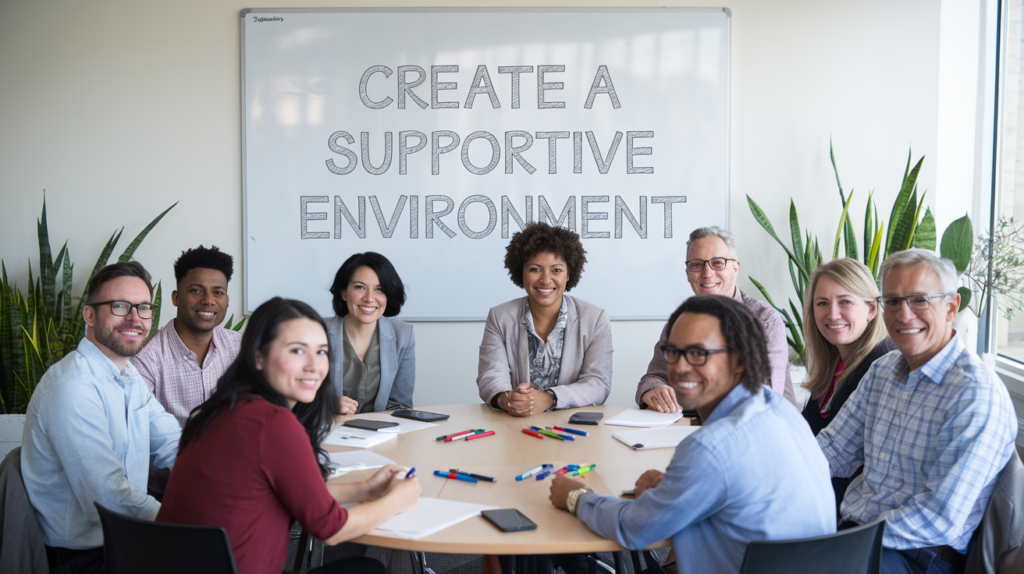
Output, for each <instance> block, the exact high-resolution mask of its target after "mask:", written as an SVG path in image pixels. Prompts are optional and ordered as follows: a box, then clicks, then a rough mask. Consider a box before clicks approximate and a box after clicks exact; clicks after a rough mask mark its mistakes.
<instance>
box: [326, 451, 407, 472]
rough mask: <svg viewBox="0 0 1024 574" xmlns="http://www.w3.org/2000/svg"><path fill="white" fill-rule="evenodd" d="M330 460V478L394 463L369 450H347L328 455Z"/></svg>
mask: <svg viewBox="0 0 1024 574" xmlns="http://www.w3.org/2000/svg"><path fill="white" fill-rule="evenodd" d="M328 456H329V457H330V459H331V476H341V475H343V474H345V473H347V472H352V471H353V470H365V469H367V468H380V467H382V466H385V465H388V464H395V461H393V460H391V459H388V458H384V457H383V456H381V455H379V454H377V453H375V452H373V451H369V450H349V451H345V452H332V453H328Z"/></svg>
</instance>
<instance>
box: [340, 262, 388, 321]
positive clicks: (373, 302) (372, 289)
mask: <svg viewBox="0 0 1024 574" xmlns="http://www.w3.org/2000/svg"><path fill="white" fill-rule="evenodd" d="M341 299H342V300H343V301H345V304H346V305H347V306H348V314H347V315H346V316H345V317H346V318H349V317H351V318H352V319H355V320H356V321H359V322H360V323H365V324H367V325H369V324H371V323H376V322H377V319H380V317H381V315H383V314H384V309H385V308H386V307H387V306H388V296H387V295H385V294H384V288H383V287H381V285H380V279H379V278H378V277H377V272H376V271H374V270H373V269H370V268H369V267H360V268H359V269H356V270H355V273H353V274H352V278H351V279H349V281H348V287H346V288H345V291H344V292H343V293H342V294H341Z"/></svg>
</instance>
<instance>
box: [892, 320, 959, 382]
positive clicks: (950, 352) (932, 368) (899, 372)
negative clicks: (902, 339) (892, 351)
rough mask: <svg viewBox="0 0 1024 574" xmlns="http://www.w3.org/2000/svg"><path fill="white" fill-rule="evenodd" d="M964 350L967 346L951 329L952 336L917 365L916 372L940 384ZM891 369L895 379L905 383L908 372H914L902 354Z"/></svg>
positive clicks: (907, 378) (908, 375)
mask: <svg viewBox="0 0 1024 574" xmlns="http://www.w3.org/2000/svg"><path fill="white" fill-rule="evenodd" d="M966 350H967V347H965V346H964V344H963V342H962V341H961V340H960V337H958V336H957V334H956V331H953V338H951V339H950V340H949V342H948V343H946V346H945V347H943V348H942V350H940V351H939V352H938V353H936V354H935V356H934V357H932V358H931V360H929V361H928V362H927V363H925V364H923V365H921V366H920V367H918V369H917V371H916V372H919V373H921V375H922V376H923V378H924V379H926V380H928V381H931V382H932V383H934V384H936V385H940V384H942V380H943V379H945V378H946V375H947V374H948V373H949V370H950V369H952V368H953V365H954V364H956V360H957V359H958V358H959V357H960V355H961V354H962V353H964V352H965V351H966ZM893 371H894V374H895V375H896V378H897V380H899V381H900V382H903V383H906V382H907V381H908V380H909V377H910V374H911V373H912V372H914V371H911V370H910V365H909V364H908V363H907V359H906V357H904V356H903V355H902V354H900V358H899V361H898V362H897V363H896V367H895V369H893Z"/></svg>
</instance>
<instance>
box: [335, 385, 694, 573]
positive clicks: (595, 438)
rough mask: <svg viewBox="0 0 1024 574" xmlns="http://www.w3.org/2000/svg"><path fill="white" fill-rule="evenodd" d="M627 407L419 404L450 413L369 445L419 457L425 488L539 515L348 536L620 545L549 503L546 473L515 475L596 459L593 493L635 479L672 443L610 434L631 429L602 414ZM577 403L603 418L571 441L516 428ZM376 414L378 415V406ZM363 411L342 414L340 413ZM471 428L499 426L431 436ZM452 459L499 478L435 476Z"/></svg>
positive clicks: (384, 541) (436, 548) (429, 545)
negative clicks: (644, 443) (629, 442)
mask: <svg viewBox="0 0 1024 574" xmlns="http://www.w3.org/2000/svg"><path fill="white" fill-rule="evenodd" d="M626 408H627V407H606V406H597V407H586V408H582V409H568V410H562V411H554V412H547V413H539V414H536V415H533V416H531V417H526V418H517V417H513V416H510V415H509V414H507V413H505V412H503V411H494V410H491V409H490V408H489V407H487V405H484V404H483V403H480V404H473V405H448V406H439V407H424V408H422V409H421V410H426V411H429V412H436V413H443V414H446V415H451V418H449V419H447V420H444V421H440V422H439V423H435V424H436V426H435V427H433V428H430V429H424V430H419V431H413V432H407V433H403V434H400V435H398V436H397V437H395V439H394V440H389V441H387V442H385V443H382V444H380V445H377V446H375V447H373V448H372V449H370V450H372V451H373V452H376V453H377V454H380V455H381V456H385V457H387V458H389V459H391V460H393V461H395V462H396V463H398V464H402V465H405V466H415V467H417V471H416V474H417V475H418V476H419V477H420V484H421V485H422V487H423V494H422V496H427V497H435V498H440V499H447V500H458V501H463V502H472V503H477V504H487V505H492V506H496V507H498V508H517V509H519V510H520V511H521V512H522V513H523V514H525V515H526V516H527V517H528V518H530V519H531V520H533V522H535V523H537V529H536V530H528V531H523V532H512V533H504V532H501V531H499V530H498V529H497V528H495V527H494V526H492V525H491V524H490V523H489V522H487V520H486V519H484V518H483V517H482V516H475V517H473V518H470V519H469V520H465V521H463V522H461V523H459V524H456V525H455V526H452V527H450V528H446V529H444V530H442V531H440V532H437V533H434V534H431V535H430V536H426V537H423V538H419V539H416V540H409V539H404V538H397V537H392V536H385V535H378V534H367V535H365V536H362V537H360V538H357V539H355V540H354V542H359V543H362V544H367V545H371V546H382V547H386V548H396V549H400V550H414V551H423V552H441V553H451V554H504V555H512V554H520V555H521V554H566V553H589V552H613V551H619V550H623V548H622V547H621V546H619V545H618V544H617V543H615V542H614V541H611V540H608V539H606V538H602V537H601V536H598V535H597V534H595V533H594V532H593V531H592V530H590V528H588V527H587V526H586V525H585V524H583V522H582V521H581V520H579V519H578V518H576V517H575V516H573V515H571V514H569V513H568V512H566V511H564V510H559V509H557V508H555V507H554V506H553V505H552V504H551V501H550V500H549V499H548V496H549V489H550V486H551V480H552V477H548V478H546V479H544V480H536V479H535V477H530V478H529V479H527V480H524V481H521V482H517V481H516V480H515V477H516V476H517V475H519V474H522V473H524V472H526V471H528V470H530V469H532V468H534V467H537V466H539V465H540V464H542V463H553V464H555V465H556V469H557V468H561V467H562V466H564V465H566V464H597V468H596V469H595V470H594V471H593V472H590V473H588V474H587V475H586V477H587V478H586V479H585V480H583V481H582V482H584V483H585V484H586V485H587V487H588V488H591V489H593V490H594V491H595V492H597V493H599V494H614V495H619V494H621V493H622V491H623V490H629V489H632V488H633V486H634V484H635V483H636V479H637V478H638V477H639V476H640V475H641V474H642V473H643V472H644V471H646V470H648V469H652V468H654V469H658V470H664V469H665V467H667V466H668V463H669V461H670V460H671V458H672V455H673V453H674V452H675V450H674V449H672V448H661V449H651V450H636V451H634V450H632V449H631V448H629V447H628V446H626V445H625V444H623V443H621V442H619V441H618V440H616V439H614V438H612V433H613V432H617V431H623V430H630V429H628V428H627V427H619V426H607V425H605V424H603V423H604V421H605V420H608V419H609V418H611V417H613V416H615V415H616V414H618V413H619V412H621V411H623V410H625V409H626ZM577 411H587V412H601V413H604V418H603V419H602V421H601V424H598V425H597V426H588V425H571V426H572V428H576V429H580V430H586V431H588V432H589V433H590V436H587V437H577V438H576V440H575V441H560V440H557V439H553V438H544V439H543V440H541V439H537V438H535V437H532V436H529V435H527V434H524V433H522V432H521V429H522V428H524V427H526V428H529V427H530V426H538V427H541V428H544V427H546V426H554V425H558V426H566V425H568V421H569V417H570V416H571V415H572V413H574V412H577ZM374 414H375V415H378V416H379V415H380V414H381V413H374ZM364 416H365V415H355V416H348V417H342V418H343V419H346V420H347V419H349V418H362V417H364ZM374 418H378V417H374ZM393 420H395V421H402V420H403V419H393ZM676 424H684V425H685V424H689V421H688V419H686V418H683V419H681V420H680V422H678V423H676ZM471 428H474V429H478V428H483V429H487V430H489V431H490V430H493V431H495V432H496V434H495V435H492V436H488V437H483V438H479V439H475V440H472V441H458V442H449V443H444V442H438V441H436V440H435V439H436V438H437V437H439V436H442V435H447V434H453V433H457V432H460V431H464V430H467V429H471ZM324 448H325V449H326V450H328V451H333V452H339V451H344V450H353V449H351V448H346V447H339V446H332V445H324ZM451 468H458V469H460V470H462V471H463V472H472V473H475V474H480V475H484V476H490V477H494V478H497V479H498V480H497V482H494V483H491V482H485V481H480V482H479V483H476V484H473V483H468V482H463V481H459V480H449V479H445V478H441V477H438V476H434V471H435V470H442V471H447V470H448V469H451ZM372 472H375V471H368V470H367V471H356V472H351V473H349V474H346V475H343V476H341V477H338V478H335V479H332V481H340V482H350V481H357V480H363V479H364V478H366V477H367V476H369V475H370V474H372ZM669 544H670V541H669V540H662V541H660V542H657V543H655V544H652V545H651V546H650V548H661V547H664V546H668V545H669Z"/></svg>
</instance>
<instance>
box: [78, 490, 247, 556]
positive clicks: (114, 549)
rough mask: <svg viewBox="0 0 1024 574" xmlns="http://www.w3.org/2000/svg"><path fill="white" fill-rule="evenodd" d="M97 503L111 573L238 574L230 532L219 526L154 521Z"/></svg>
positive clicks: (104, 547)
mask: <svg viewBox="0 0 1024 574" xmlns="http://www.w3.org/2000/svg"><path fill="white" fill-rule="evenodd" d="M94 504H95V505H96V510H98V511H99V513H100V523H101V524H102V525H103V554H104V557H105V559H106V564H107V574H128V573H132V574H134V573H136V572H147V573H150V574H163V573H165V572H166V573H168V574H170V573H172V572H173V573H175V574H179V573H181V572H189V573H190V574H207V573H209V574H238V568H237V567H236V566H235V557H234V556H233V555H232V554H231V544H230V542H228V533H227V532H226V531H225V530H224V529H223V528H221V527H219V526H183V525H178V524H164V523H161V522H150V521H148V520H140V519H138V518H133V517H131V516H125V515H124V514H119V513H117V512H113V511H111V510H108V509H106V508H104V507H103V506H102V505H101V504H100V503H98V502H96V503H94Z"/></svg>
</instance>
